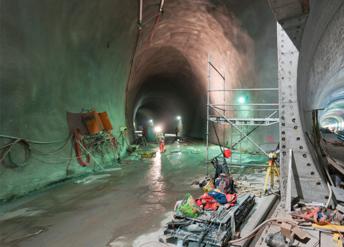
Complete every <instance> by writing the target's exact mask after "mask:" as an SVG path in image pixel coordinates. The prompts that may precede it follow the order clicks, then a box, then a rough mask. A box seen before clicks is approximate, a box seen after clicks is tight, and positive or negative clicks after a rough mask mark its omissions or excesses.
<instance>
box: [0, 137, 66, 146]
mask: <svg viewBox="0 0 344 247" xmlns="http://www.w3.org/2000/svg"><path fill="white" fill-rule="evenodd" d="M0 138H6V139H14V140H18V139H19V140H25V141H26V142H28V143H34V144H54V143H61V142H64V141H65V140H56V141H49V142H44V141H37V140H32V139H26V138H20V137H16V136H9V135H0Z"/></svg>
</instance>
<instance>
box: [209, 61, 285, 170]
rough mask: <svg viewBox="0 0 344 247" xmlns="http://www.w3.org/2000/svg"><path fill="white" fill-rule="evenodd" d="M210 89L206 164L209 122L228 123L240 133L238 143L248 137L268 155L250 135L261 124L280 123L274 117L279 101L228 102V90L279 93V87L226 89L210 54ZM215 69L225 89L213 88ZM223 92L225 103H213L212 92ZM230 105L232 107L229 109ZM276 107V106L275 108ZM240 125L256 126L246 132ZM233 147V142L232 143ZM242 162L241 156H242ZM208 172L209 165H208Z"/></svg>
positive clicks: (221, 75) (224, 81) (222, 76)
mask: <svg viewBox="0 0 344 247" xmlns="http://www.w3.org/2000/svg"><path fill="white" fill-rule="evenodd" d="M207 64H208V90H207V126H206V164H208V163H209V123H210V122H212V123H214V124H218V123H220V124H228V125H230V126H231V127H233V128H234V129H236V130H237V131H238V132H239V133H240V135H241V138H240V140H239V141H238V142H237V143H236V145H237V144H239V143H241V142H242V141H243V140H245V139H247V140H248V141H250V142H251V143H252V144H253V145H254V146H255V147H257V148H258V149H259V150H260V151H261V152H262V153H263V154H264V155H266V156H268V153H266V152H265V150H264V149H263V148H262V147H260V146H259V145H258V144H257V143H256V142H255V141H254V140H252V138H250V137H249V135H250V134H251V133H252V132H253V131H254V130H256V129H257V128H258V127H259V126H270V125H273V124H277V123H279V118H278V116H277V117H274V116H275V115H276V114H277V113H278V112H279V103H249V104H226V92H236V91H249V92H262V91H273V92H277V93H279V88H235V89H226V77H225V75H223V74H222V73H221V72H220V70H219V69H218V68H217V67H216V66H215V65H214V64H213V63H212V61H211V57H210V55H208V63H207ZM212 71H215V72H216V73H217V75H219V76H220V77H221V78H222V80H223V89H211V84H212V80H211V72H212ZM216 92H217V93H221V92H222V93H223V96H224V97H223V104H212V103H211V99H212V97H211V94H212V93H216ZM277 98H278V97H277ZM243 105H245V106H253V107H258V108H256V109H236V108H235V107H238V106H243ZM262 106H264V107H267V108H263V109H261V108H259V107H262ZM276 106H277V107H276ZM229 107H230V109H228V108H229ZM275 107H276V108H275ZM211 111H212V114H211ZM241 111H248V112H269V113H270V112H271V113H270V114H269V115H267V116H266V117H251V118H250V117H248V118H242V117H240V118H234V117H229V116H227V113H228V112H232V113H234V112H241ZM239 126H254V127H255V128H254V129H253V130H251V131H249V132H248V133H245V132H244V131H242V130H241V129H240V127H239ZM232 135H233V131H231V142H232ZM231 148H232V143H231ZM240 162H241V158H240ZM207 174H208V166H207Z"/></svg>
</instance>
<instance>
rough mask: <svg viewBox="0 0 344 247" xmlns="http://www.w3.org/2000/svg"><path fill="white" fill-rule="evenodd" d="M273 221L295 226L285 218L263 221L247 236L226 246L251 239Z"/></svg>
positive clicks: (295, 224) (294, 223)
mask: <svg viewBox="0 0 344 247" xmlns="http://www.w3.org/2000/svg"><path fill="white" fill-rule="evenodd" d="M275 221H277V222H285V223H289V224H291V225H293V226H297V223H296V222H295V221H293V220H290V219H287V218H282V219H280V218H271V219H268V220H265V221H264V222H262V223H261V224H260V225H258V226H257V227H256V228H254V229H253V230H252V231H251V232H250V233H249V234H247V235H246V236H245V237H242V238H239V239H235V240H231V241H229V242H228V244H235V243H239V242H241V241H243V240H246V239H250V238H252V237H254V236H255V234H256V232H257V231H259V230H260V229H261V228H263V227H264V226H265V225H266V224H267V223H274V222H275Z"/></svg>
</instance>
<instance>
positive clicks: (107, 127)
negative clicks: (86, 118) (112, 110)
mask: <svg viewBox="0 0 344 247" xmlns="http://www.w3.org/2000/svg"><path fill="white" fill-rule="evenodd" d="M98 115H99V118H100V121H101V122H102V124H103V127H104V130H106V131H111V130H112V124H111V122H110V119H109V116H108V114H107V112H100V113H98Z"/></svg>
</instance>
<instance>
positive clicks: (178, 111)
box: [127, 47, 206, 141]
mask: <svg viewBox="0 0 344 247" xmlns="http://www.w3.org/2000/svg"><path fill="white" fill-rule="evenodd" d="M146 61H147V62H146V63H144V65H143V67H141V69H140V72H141V73H139V76H137V77H136V78H135V81H133V84H134V85H135V88H134V90H133V91H132V92H131V93H130V95H129V101H128V105H129V109H127V110H128V113H129V114H128V117H129V119H130V120H129V121H128V122H129V126H130V123H132V125H131V126H130V127H131V129H132V130H142V129H146V130H148V132H149V133H150V136H152V132H154V127H157V126H158V127H161V128H162V131H163V132H164V133H175V132H176V128H178V131H179V133H180V134H181V135H183V136H187V137H192V138H199V139H202V138H204V129H205V98H206V89H205V88H204V87H203V85H204V84H203V83H202V80H201V79H200V77H199V75H198V74H197V72H196V71H195V70H194V69H193V68H192V65H191V64H190V62H189V61H188V60H187V58H186V57H185V56H184V55H183V54H182V53H181V52H180V51H178V50H177V49H175V48H173V47H163V48H160V49H157V50H155V51H152V54H151V56H150V58H149V59H146ZM149 139H150V140H151V141H152V139H154V138H149Z"/></svg>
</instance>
